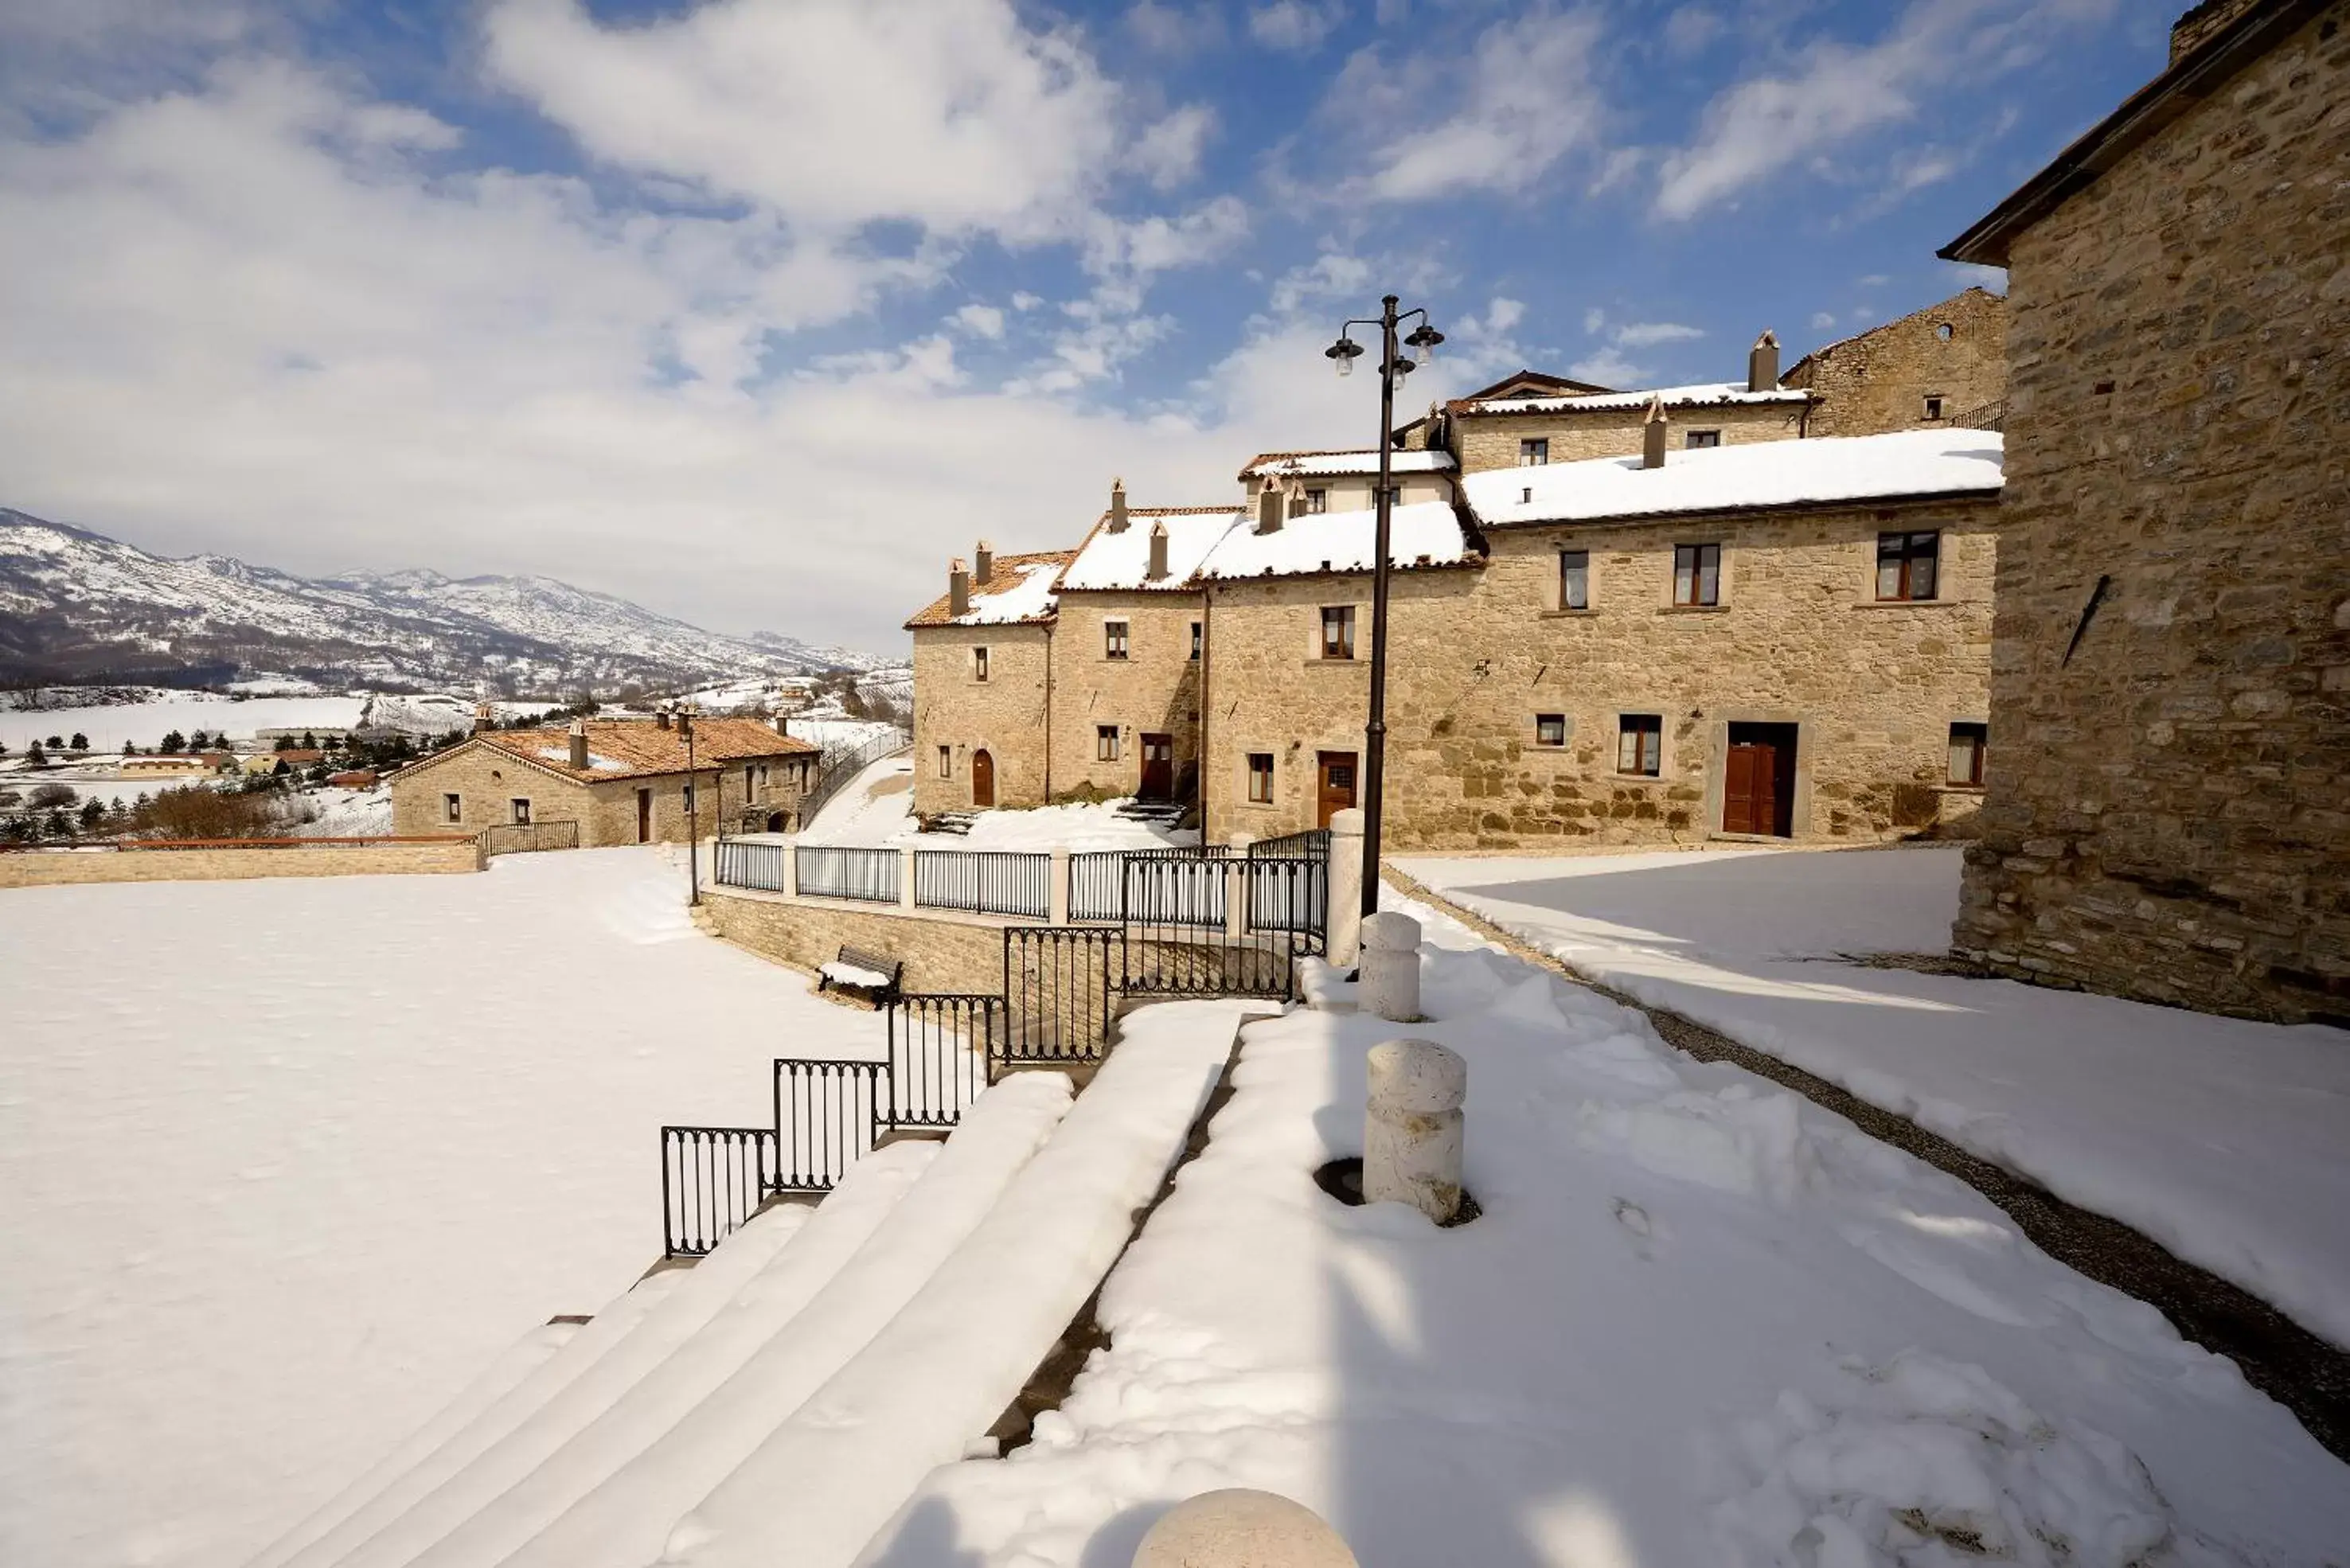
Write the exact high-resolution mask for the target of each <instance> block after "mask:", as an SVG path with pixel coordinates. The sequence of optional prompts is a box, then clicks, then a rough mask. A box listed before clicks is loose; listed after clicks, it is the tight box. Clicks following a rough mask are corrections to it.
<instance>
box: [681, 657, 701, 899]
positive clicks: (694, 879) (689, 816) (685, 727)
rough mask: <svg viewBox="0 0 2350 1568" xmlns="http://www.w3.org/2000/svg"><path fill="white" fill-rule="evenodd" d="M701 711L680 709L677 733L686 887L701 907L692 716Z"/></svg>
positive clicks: (698, 780) (687, 706)
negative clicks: (682, 751)
mask: <svg viewBox="0 0 2350 1568" xmlns="http://www.w3.org/2000/svg"><path fill="white" fill-rule="evenodd" d="M700 711H702V710H701V709H699V708H698V707H696V706H695V705H694V704H692V703H691V702H681V703H679V704H678V705H677V728H678V732H679V733H680V734H681V736H682V737H683V738H684V740H685V885H686V888H687V890H688V896H687V898H686V902H687V903H689V904H691V905H693V906H695V907H696V908H699V907H700V906H701V903H702V791H701V789H700V787H699V786H700V784H701V783H702V778H701V775H700V774H696V773H695V772H694V769H693V716H694V715H695V714H696V713H698V712H700Z"/></svg>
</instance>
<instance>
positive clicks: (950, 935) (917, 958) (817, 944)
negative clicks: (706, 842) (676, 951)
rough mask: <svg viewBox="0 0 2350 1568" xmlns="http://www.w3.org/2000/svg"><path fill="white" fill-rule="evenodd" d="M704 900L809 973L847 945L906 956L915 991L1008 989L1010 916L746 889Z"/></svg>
mask: <svg viewBox="0 0 2350 1568" xmlns="http://www.w3.org/2000/svg"><path fill="white" fill-rule="evenodd" d="M702 908H703V909H706V910H707V911H708V912H709V916H710V921H711V927H712V929H713V930H715V931H716V932H717V933H718V934H719V935H720V936H722V937H724V938H725V939H726V940H728V941H731V942H736V943H739V944H740V945H742V946H743V947H746V948H748V949H750V950H752V951H754V952H756V953H760V954H763V955H764V956H766V957H768V958H771V959H775V960H776V961H779V962H782V963H786V964H789V965H790V966H791V967H793V968H794V969H796V970H802V971H806V972H807V973H809V974H814V973H815V972H816V971H817V970H818V969H820V968H821V967H823V966H824V965H825V964H827V963H830V962H831V961H833V960H834V959H836V958H837V957H839V956H840V950H841V947H842V945H843V944H844V943H845V944H847V945H848V946H850V947H858V948H863V949H865V950H868V951H870V952H878V953H887V954H888V955H889V956H890V957H891V958H894V959H897V960H899V961H902V962H903V963H904V964H905V966H906V971H905V976H904V979H903V981H902V982H901V983H902V985H903V987H904V989H905V990H907V991H924V992H978V993H983V994H985V995H990V996H1000V995H1002V994H1003V926H1004V922H1003V921H998V920H991V919H987V918H985V917H984V916H977V915H971V916H965V915H957V914H955V913H953V912H951V911H949V910H941V909H924V910H921V911H920V913H916V912H913V911H910V910H906V909H897V908H893V907H890V906H886V905H870V904H868V905H859V904H845V903H836V902H828V901H827V902H818V901H815V900H808V899H795V898H783V897H781V896H779V895H775V894H770V893H755V892H751V891H747V890H745V889H743V888H712V887H705V888H703V889H702Z"/></svg>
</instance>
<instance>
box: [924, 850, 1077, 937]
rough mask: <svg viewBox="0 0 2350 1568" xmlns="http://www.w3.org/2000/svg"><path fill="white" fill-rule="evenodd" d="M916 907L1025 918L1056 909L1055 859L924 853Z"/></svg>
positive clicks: (969, 852) (967, 852)
mask: <svg viewBox="0 0 2350 1568" xmlns="http://www.w3.org/2000/svg"><path fill="white" fill-rule="evenodd" d="M914 902H915V903H916V904H919V905H920V906H922V907H924V908H926V909H968V910H971V911H972V912H973V913H976V914H982V915H1025V916H1027V917H1028V918H1030V919H1037V920H1041V919H1045V917H1046V916H1047V915H1049V914H1050V913H1051V912H1052V909H1053V857H1051V856H1050V855H1036V854H1028V853H1010V852H1003V851H996V852H993V853H991V852H988V851H984V850H961V849H923V850H919V851H917V852H916V853H915V856H914Z"/></svg>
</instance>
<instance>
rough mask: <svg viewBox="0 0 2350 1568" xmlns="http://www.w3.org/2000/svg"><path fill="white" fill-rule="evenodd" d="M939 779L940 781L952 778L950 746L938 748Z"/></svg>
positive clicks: (951, 749) (952, 753) (952, 760)
mask: <svg viewBox="0 0 2350 1568" xmlns="http://www.w3.org/2000/svg"><path fill="white" fill-rule="evenodd" d="M939 777H941V778H942V779H951V778H952V777H954V748H953V747H952V746H941V747H940V748H939Z"/></svg>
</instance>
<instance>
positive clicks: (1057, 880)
mask: <svg viewBox="0 0 2350 1568" xmlns="http://www.w3.org/2000/svg"><path fill="white" fill-rule="evenodd" d="M1051 876H1052V878H1053V880H1052V884H1051V887H1050V888H1049V889H1048V890H1047V891H1046V893H1045V901H1046V903H1047V905H1048V906H1049V907H1048V908H1047V909H1046V910H1045V924H1046V925H1048V926H1066V925H1067V924H1068V923H1069V852H1068V850H1067V848H1066V847H1056V848H1055V849H1054V851H1053V869H1052V872H1051Z"/></svg>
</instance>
